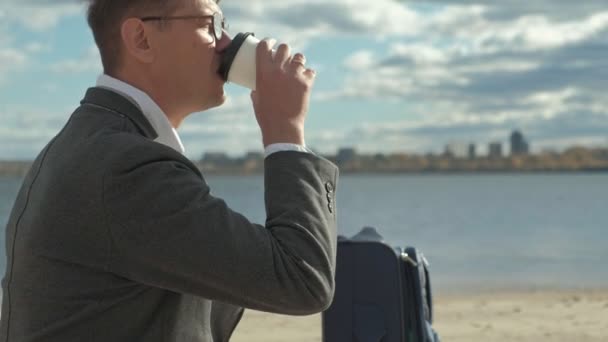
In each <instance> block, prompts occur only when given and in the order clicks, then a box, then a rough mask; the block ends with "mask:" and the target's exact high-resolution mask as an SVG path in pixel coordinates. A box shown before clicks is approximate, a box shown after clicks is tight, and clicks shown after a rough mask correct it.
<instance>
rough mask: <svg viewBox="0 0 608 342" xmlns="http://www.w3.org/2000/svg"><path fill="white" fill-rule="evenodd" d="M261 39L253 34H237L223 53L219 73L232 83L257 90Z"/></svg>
mask: <svg viewBox="0 0 608 342" xmlns="http://www.w3.org/2000/svg"><path fill="white" fill-rule="evenodd" d="M259 42H260V40H259V39H257V38H256V37H254V35H253V33H239V34H237V35H236V36H235V37H234V39H233V40H232V43H230V46H228V48H226V50H225V51H224V53H223V56H222V61H221V65H220V69H219V71H218V72H219V73H220V75H221V76H222V78H223V79H224V80H225V81H227V82H230V83H234V84H238V85H240V86H243V87H245V88H248V89H251V90H255V82H256V48H257V46H258V43H259Z"/></svg>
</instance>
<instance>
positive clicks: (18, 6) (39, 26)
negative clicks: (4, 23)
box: [2, 0, 84, 31]
mask: <svg viewBox="0 0 608 342" xmlns="http://www.w3.org/2000/svg"><path fill="white" fill-rule="evenodd" d="M4 1H8V3H6V4H5V5H4V6H5V7H4V10H3V11H2V12H3V14H4V18H8V19H9V21H11V22H13V23H19V24H21V25H23V26H24V27H26V28H28V29H30V30H33V31H44V30H48V29H51V28H53V27H55V26H56V25H57V24H58V23H59V21H60V20H61V18H64V17H68V16H74V15H83V13H84V7H83V4H80V3H77V1H67V2H65V1H59V2H46V1H38V2H35V1H14V0H4Z"/></svg>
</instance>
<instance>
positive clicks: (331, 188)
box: [325, 182, 334, 193]
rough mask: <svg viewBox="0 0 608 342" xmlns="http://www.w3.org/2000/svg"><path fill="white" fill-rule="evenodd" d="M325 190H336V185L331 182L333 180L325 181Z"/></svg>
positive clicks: (330, 191)
mask: <svg viewBox="0 0 608 342" xmlns="http://www.w3.org/2000/svg"><path fill="white" fill-rule="evenodd" d="M325 190H327V192H329V193H332V192H334V185H333V184H331V182H327V183H325Z"/></svg>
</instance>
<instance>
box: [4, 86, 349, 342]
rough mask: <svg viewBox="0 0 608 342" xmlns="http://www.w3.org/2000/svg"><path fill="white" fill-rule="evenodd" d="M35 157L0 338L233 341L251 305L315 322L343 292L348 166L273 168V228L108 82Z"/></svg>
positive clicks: (301, 163)
mask: <svg viewBox="0 0 608 342" xmlns="http://www.w3.org/2000/svg"><path fill="white" fill-rule="evenodd" d="M81 104H82V105H81V106H80V107H79V108H78V109H77V110H76V111H75V112H74V114H73V115H72V116H71V118H70V119H69V121H68V123H67V124H66V126H65V127H64V128H63V129H62V130H61V132H60V133H59V134H58V135H57V136H56V137H55V138H54V139H53V140H52V141H51V142H50V143H49V144H48V145H47V146H46V147H45V148H44V150H43V151H42V152H41V153H40V155H39V156H38V157H37V159H36V160H35V162H34V164H33V166H32V168H31V170H30V172H29V173H28V175H27V176H26V178H25V181H24V184H23V186H22V188H21V190H20V192H19V195H18V197H17V200H16V202H15V205H14V208H13V210H12V213H11V216H10V218H9V222H8V226H7V229H6V253H7V268H6V274H5V276H4V278H3V280H2V289H3V293H4V296H3V297H4V298H3V302H2V315H1V322H0V342H7V341H10V342H25V341H28V342H29V341H48V342H51V341H61V342H69V341H79V342H82V341H100V342H101V341H103V342H119V341H125V342H133V341H146V342H155V341H159V342H160V341H163V342H166V341H176V342H177V341H179V342H190V341H192V342H194V341H196V342H203V341H205V342H210V341H214V342H219V341H228V340H229V338H230V335H231V334H232V332H233V330H234V328H235V327H236V325H237V323H238V322H239V320H240V318H241V316H242V314H243V308H242V307H245V308H251V309H256V310H263V311H268V312H275V313H281V314H291V315H306V314H312V313H316V312H319V311H322V310H324V309H325V308H327V307H328V306H329V304H330V303H331V300H332V298H333V291H334V271H335V253H336V211H335V187H336V181H337V177H338V170H337V168H336V167H335V166H334V165H333V164H332V163H330V162H328V161H327V160H325V159H323V158H320V157H318V156H315V155H313V154H306V153H300V152H278V153H275V154H272V155H270V156H269V157H267V158H266V160H265V162H264V163H265V204H266V214H267V220H266V223H265V226H261V225H256V224H253V223H251V222H249V221H248V220H247V219H246V218H245V217H243V216H242V215H240V214H239V213H236V212H234V211H232V210H231V209H230V208H229V207H228V206H227V205H226V203H225V202H224V201H222V200H221V199H219V198H216V197H214V196H213V195H212V194H211V193H210V190H209V186H208V185H207V184H206V183H205V180H204V178H203V176H202V175H201V173H200V172H199V170H198V169H197V168H196V167H195V165H193V164H192V163H191V162H190V161H189V160H188V159H187V158H185V157H184V156H183V155H181V154H180V153H178V152H176V151H174V150H173V149H171V148H169V147H167V146H164V145H161V144H159V143H156V142H154V141H152V139H154V138H155V137H156V133H155V131H154V129H153V128H152V126H151V125H150V123H149V122H148V121H146V119H145V117H144V116H143V114H142V113H141V111H140V110H139V109H138V108H137V107H136V106H135V105H133V104H132V103H131V102H129V101H128V100H127V99H125V98H124V97H122V96H120V95H118V94H116V93H114V92H112V91H110V90H105V89H101V88H91V89H89V90H88V91H87V94H86V96H85V98H84V100H83V101H82V103H81Z"/></svg>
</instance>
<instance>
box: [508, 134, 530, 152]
mask: <svg viewBox="0 0 608 342" xmlns="http://www.w3.org/2000/svg"><path fill="white" fill-rule="evenodd" d="M529 152H530V146H529V145H528V142H527V141H526V139H525V138H524V135H523V134H521V132H520V131H513V133H512V134H511V155H512V156H516V155H526V154H528V153H529Z"/></svg>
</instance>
